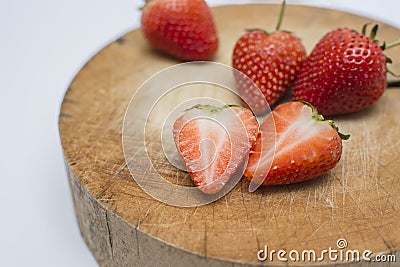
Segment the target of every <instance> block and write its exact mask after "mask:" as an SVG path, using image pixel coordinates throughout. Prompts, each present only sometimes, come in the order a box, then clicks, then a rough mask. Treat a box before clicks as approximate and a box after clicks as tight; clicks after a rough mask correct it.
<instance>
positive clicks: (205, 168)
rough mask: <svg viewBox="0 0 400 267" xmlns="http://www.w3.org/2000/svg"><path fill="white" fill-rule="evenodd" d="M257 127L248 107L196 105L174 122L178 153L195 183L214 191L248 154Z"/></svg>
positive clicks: (209, 192)
mask: <svg viewBox="0 0 400 267" xmlns="http://www.w3.org/2000/svg"><path fill="white" fill-rule="evenodd" d="M258 132H259V127H258V123H257V120H256V118H255V117H254V116H253V114H252V113H251V111H250V110H248V109H246V108H243V107H238V106H224V107H222V108H215V107H212V106H207V105H197V106H194V107H193V108H191V109H190V110H187V111H186V112H185V114H184V115H182V116H181V117H179V118H178V119H177V120H176V122H175V124H174V139H175V144H176V146H177V148H178V151H179V154H180V156H181V158H182V160H183V162H184V163H185V165H186V167H187V171H188V172H189V174H190V176H191V178H192V180H193V181H194V183H195V185H196V186H197V187H198V188H199V189H200V190H201V191H202V192H203V193H206V194H215V193H217V192H218V191H220V190H221V189H222V188H223V186H224V185H225V184H226V183H227V182H228V180H229V179H230V178H231V176H232V175H233V174H234V173H235V172H236V171H237V169H238V167H239V165H240V164H241V163H242V162H243V160H244V159H246V158H247V157H248V155H249V151H250V148H251V147H252V146H253V144H254V142H255V140H256V136H257V134H258Z"/></svg>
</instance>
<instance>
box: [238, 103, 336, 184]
mask: <svg viewBox="0 0 400 267" xmlns="http://www.w3.org/2000/svg"><path fill="white" fill-rule="evenodd" d="M341 154H342V143H341V138H340V137H339V135H338V132H337V130H336V129H334V128H333V127H332V126H331V125H330V124H329V123H327V122H326V121H317V120H315V119H314V118H312V109H311V108H310V107H309V106H307V105H305V104H303V103H301V102H289V103H285V104H282V105H280V106H278V107H277V108H276V109H275V110H274V111H273V112H272V113H270V114H269V115H268V116H267V117H266V118H265V120H264V122H263V124H262V126H261V134H260V135H259V136H258V138H257V141H256V144H255V145H254V147H253V148H252V152H251V155H250V158H249V161H248V165H247V168H246V171H245V176H246V177H247V178H248V179H250V180H252V182H254V183H257V184H263V185H279V184H290V183H296V182H302V181H306V180H309V179H312V178H314V177H317V176H319V175H321V174H324V173H326V172H327V171H329V170H330V169H332V168H333V167H334V166H335V165H336V164H337V162H338V161H339V159H340V156H341Z"/></svg>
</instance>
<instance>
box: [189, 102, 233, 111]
mask: <svg viewBox="0 0 400 267" xmlns="http://www.w3.org/2000/svg"><path fill="white" fill-rule="evenodd" d="M229 107H239V106H238V105H233V104H226V105H224V106H222V107H220V108H218V107H214V106H211V105H202V104H197V105H194V106H193V107H191V108H188V109H186V110H185V111H188V110H191V109H200V110H204V111H207V112H209V113H218V112H221V111H222V110H224V109H225V108H229Z"/></svg>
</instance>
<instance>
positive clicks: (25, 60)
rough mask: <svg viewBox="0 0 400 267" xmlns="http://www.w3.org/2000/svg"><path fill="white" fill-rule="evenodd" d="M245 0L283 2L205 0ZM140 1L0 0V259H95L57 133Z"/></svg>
mask: <svg viewBox="0 0 400 267" xmlns="http://www.w3.org/2000/svg"><path fill="white" fill-rule="evenodd" d="M239 2H240V3H247V2H257V3H262V2H274V3H278V2H280V1H237V0H231V1H226V0H223V1H222V0H219V1H217V0H214V1H211V0H209V1H208V3H209V4H210V5H215V4H228V3H239ZM287 2H288V4H309V5H317V6H323V7H329V8H337V9H341V10H350V11H352V12H353V13H359V14H363V15H366V16H370V17H374V18H376V19H380V20H381V21H384V22H387V23H390V24H392V25H394V26H397V27H400V16H398V15H397V14H396V13H397V12H398V11H399V10H400V1H393V0H381V1H376V0H331V1H328V0H313V1H311V0H310V1H307V0H287ZM141 5H142V1H136V0H135V1H134V0H129V1H128V0H119V1H110V0H84V1H78V0H69V1H57V0H53V1H50V0H48V1H46V0H36V1H29V0H25V1H24V0H12V1H6V0H0V33H1V44H0V46H1V47H0V48H1V49H0V77H1V86H2V88H1V89H0V101H1V102H0V114H1V115H0V116H1V117H0V118H1V123H2V125H3V128H2V130H1V131H0V149H1V150H0V151H1V154H0V167H1V168H0V170H1V174H2V176H1V187H0V196H1V204H0V205H1V218H0V229H2V231H1V234H0V240H1V242H0V265H1V266H85V267H87V266H96V265H97V264H96V262H95V260H94V259H93V257H92V255H91V254H90V252H89V250H88V249H87V247H86V245H85V243H84V242H83V240H82V238H81V236H80V233H79V229H78V226H77V223H76V220H75V215H74V213H73V206H72V200H71V196H70V192H69V186H68V183H67V177H66V173H65V169H64V163H63V157H62V151H61V145H60V140H59V136H58V125H57V120H58V113H59V107H60V103H61V101H62V97H63V94H64V92H65V90H66V88H67V86H68V84H69V82H70V81H71V79H72V78H73V77H74V75H75V74H76V73H77V72H78V71H79V69H80V67H81V66H82V65H83V64H84V63H85V62H86V61H87V60H88V59H89V58H90V57H91V56H92V55H93V54H94V53H95V52H96V51H98V50H99V49H100V48H101V47H103V46H104V45H105V44H107V43H108V42H109V41H110V40H113V39H115V38H116V37H117V36H119V35H120V34H122V33H124V32H126V31H129V30H131V29H133V28H136V27H138V25H139V12H138V11H137V9H138V7H139V6H141ZM395 38H396V37H394V39H395ZM389 41H392V40H389Z"/></svg>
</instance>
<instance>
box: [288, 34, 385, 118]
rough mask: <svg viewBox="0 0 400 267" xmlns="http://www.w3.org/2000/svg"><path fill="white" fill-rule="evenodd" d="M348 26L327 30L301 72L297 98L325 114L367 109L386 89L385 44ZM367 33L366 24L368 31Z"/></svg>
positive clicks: (296, 87)
mask: <svg viewBox="0 0 400 267" xmlns="http://www.w3.org/2000/svg"><path fill="white" fill-rule="evenodd" d="M376 30H377V27H374V29H373V30H372V33H371V36H370V37H372V38H370V37H367V36H365V34H362V33H358V32H356V31H354V30H351V29H348V28H340V29H337V30H333V31H331V32H329V33H327V34H326V35H325V36H324V37H323V38H322V39H321V40H320V41H319V42H318V44H317V45H316V47H315V48H314V50H313V51H312V53H311V54H310V56H309V57H308V58H307V60H306V62H305V63H304V65H303V68H302V69H301V71H300V72H299V74H298V76H297V78H296V83H295V86H294V89H293V99H294V100H297V101H307V102H309V103H311V104H312V105H313V106H315V107H316V108H317V110H318V111H319V112H320V113H321V114H324V115H338V114H346V113H350V112H355V111H358V110H362V109H365V108H367V107H369V106H370V105H372V104H373V103H374V102H376V101H377V100H378V99H379V98H380V96H381V95H382V94H383V92H384V91H385V89H386V71H387V70H386V62H387V59H386V57H385V55H384V54H383V47H380V46H379V45H378V44H377V42H376V41H374V40H373V39H374V37H375V34H376ZM363 31H364V32H365V27H364V30H363Z"/></svg>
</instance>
